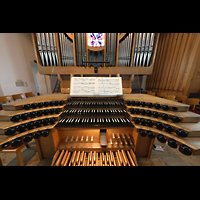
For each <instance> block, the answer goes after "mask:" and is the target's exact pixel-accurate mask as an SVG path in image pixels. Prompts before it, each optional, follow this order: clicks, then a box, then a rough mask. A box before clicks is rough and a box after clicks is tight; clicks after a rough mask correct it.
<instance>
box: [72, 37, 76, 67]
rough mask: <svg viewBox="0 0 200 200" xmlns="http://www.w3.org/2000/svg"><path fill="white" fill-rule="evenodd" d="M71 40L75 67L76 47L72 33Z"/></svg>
mask: <svg viewBox="0 0 200 200" xmlns="http://www.w3.org/2000/svg"><path fill="white" fill-rule="evenodd" d="M72 39H73V52H74V66H76V45H75V37H74V33H72Z"/></svg>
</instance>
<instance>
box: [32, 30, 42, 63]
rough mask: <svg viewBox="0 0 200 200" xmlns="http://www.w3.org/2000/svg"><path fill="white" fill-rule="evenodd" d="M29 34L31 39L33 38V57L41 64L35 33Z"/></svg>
mask: <svg viewBox="0 0 200 200" xmlns="http://www.w3.org/2000/svg"><path fill="white" fill-rule="evenodd" d="M31 36H32V40H33V47H34V51H35V57H36V61H37V64H39V65H42V61H41V59H40V53H39V51H38V44H37V38H36V33H31Z"/></svg>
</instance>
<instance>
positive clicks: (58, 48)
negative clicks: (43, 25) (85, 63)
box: [55, 33, 62, 66]
mask: <svg viewBox="0 0 200 200" xmlns="http://www.w3.org/2000/svg"><path fill="white" fill-rule="evenodd" d="M55 38H56V47H57V54H58V63H59V66H62V62H61V53H60V45H59V39H58V33H55Z"/></svg>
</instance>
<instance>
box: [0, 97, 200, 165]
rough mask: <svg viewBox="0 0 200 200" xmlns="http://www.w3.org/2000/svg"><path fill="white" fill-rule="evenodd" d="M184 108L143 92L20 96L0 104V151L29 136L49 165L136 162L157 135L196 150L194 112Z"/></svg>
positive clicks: (199, 129)
mask: <svg viewBox="0 0 200 200" xmlns="http://www.w3.org/2000/svg"><path fill="white" fill-rule="evenodd" d="M188 108H189V106H188V105H186V104H182V103H178V102H174V101H171V100H166V99H162V98H158V97H155V96H150V95H146V94H129V95H128V94H127V95H126V94H124V95H123V96H118V97H99V96H93V97H71V96H70V95H69V94H47V95H41V96H37V97H32V98H29V99H23V100H19V101H16V102H10V103H6V104H3V109H4V110H3V111H1V112H0V151H2V152H4V151H5V150H7V149H17V148H19V147H20V146H21V145H23V144H28V143H29V142H30V141H31V140H32V139H34V140H35V141H36V146H37V150H38V153H39V157H40V159H43V158H52V163H51V165H52V166H138V163H137V157H140V156H145V157H150V155H151V151H152V148H153V143H154V140H155V138H157V140H158V141H159V142H161V143H167V144H168V146H169V147H171V148H177V149H178V150H179V151H180V152H181V153H183V154H184V155H199V154H200V143H199V141H200V140H199V136H200V125H199V124H200V122H199V121H200V115H197V114H195V113H191V112H189V111H188ZM191 122H192V123H191ZM194 137H195V138H196V141H195V142H193V141H194V140H193V139H192V140H190V138H194Z"/></svg>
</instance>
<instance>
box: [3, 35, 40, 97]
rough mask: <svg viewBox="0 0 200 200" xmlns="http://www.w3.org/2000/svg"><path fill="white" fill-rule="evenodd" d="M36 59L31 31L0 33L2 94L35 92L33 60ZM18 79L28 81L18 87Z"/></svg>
mask: <svg viewBox="0 0 200 200" xmlns="http://www.w3.org/2000/svg"><path fill="white" fill-rule="evenodd" d="M34 60H36V58H35V53H34V49H33V42H32V37H31V33H0V96H5V95H12V94H18V93H25V92H31V91H32V92H34V94H35V95H36V94H37V92H36V87H35V83H34V78H33V74H32V69H31V61H32V62H33V61H34ZM16 80H22V81H23V82H27V84H28V85H27V86H23V87H17V86H16V84H15V81H16Z"/></svg>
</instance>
